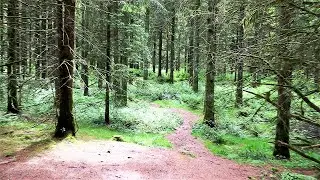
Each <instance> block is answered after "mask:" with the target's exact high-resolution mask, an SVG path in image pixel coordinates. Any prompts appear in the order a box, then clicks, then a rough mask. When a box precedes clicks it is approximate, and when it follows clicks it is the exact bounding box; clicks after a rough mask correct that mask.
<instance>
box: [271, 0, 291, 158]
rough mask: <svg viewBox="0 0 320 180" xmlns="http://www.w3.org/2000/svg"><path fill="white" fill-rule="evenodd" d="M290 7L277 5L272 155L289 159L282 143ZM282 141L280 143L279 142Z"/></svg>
mask: <svg viewBox="0 0 320 180" xmlns="http://www.w3.org/2000/svg"><path fill="white" fill-rule="evenodd" d="M287 1H289V2H290V1H292V0H287ZM292 11H293V10H292V7H290V6H289V5H288V4H286V2H283V4H281V5H280V7H279V12H280V16H279V28H281V29H280V30H279V37H281V38H282V39H280V40H279V47H278V54H279V55H278V58H279V67H280V70H279V72H278V75H277V76H278V106H279V108H278V119H277V126H276V137H275V147H274V151H273V155H274V156H275V157H276V158H279V159H290V152H289V148H288V147H287V146H283V145H282V143H286V144H289V130H290V124H289V122H290V108H291V89H290V88H289V87H290V86H291V78H292V70H293V69H292V63H291V62H290V61H291V58H290V57H289V55H290V50H289V49H288V44H289V43H290V39H289V33H290V28H291V23H292V20H291V18H292V13H293V12H292ZM280 142H282V143H280Z"/></svg>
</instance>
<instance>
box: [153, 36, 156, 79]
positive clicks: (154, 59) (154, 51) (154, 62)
mask: <svg viewBox="0 0 320 180" xmlns="http://www.w3.org/2000/svg"><path fill="white" fill-rule="evenodd" d="M156 39H157V38H156V35H154V38H153V54H152V71H153V73H156V55H157V40H156Z"/></svg>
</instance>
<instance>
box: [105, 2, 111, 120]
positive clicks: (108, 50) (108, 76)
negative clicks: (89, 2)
mask: <svg viewBox="0 0 320 180" xmlns="http://www.w3.org/2000/svg"><path fill="white" fill-rule="evenodd" d="M110 13H111V7H110V5H109V6H108V10H107V28H106V31H107V48H106V54H107V62H106V81H107V82H106V96H105V114H104V119H105V123H106V125H109V124H110V86H111V25H110V23H111V22H110V21H111V17H110Z"/></svg>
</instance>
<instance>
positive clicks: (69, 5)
mask: <svg viewBox="0 0 320 180" xmlns="http://www.w3.org/2000/svg"><path fill="white" fill-rule="evenodd" d="M75 5H76V2H75V0H63V1H62V2H61V1H58V16H57V17H58V19H57V22H58V27H57V28H58V51H59V64H60V66H59V72H60V73H59V79H60V102H59V103H60V104H59V111H60V112H59V117H58V124H57V126H56V131H55V137H66V136H67V135H68V134H69V133H72V135H73V136H75V134H76V130H75V123H74V118H73V114H72V109H73V91H72V88H73V65H74V64H73V56H74V55H73V52H74V43H75V42H74V41H75V36H74V35H75V31H74V30H75Z"/></svg>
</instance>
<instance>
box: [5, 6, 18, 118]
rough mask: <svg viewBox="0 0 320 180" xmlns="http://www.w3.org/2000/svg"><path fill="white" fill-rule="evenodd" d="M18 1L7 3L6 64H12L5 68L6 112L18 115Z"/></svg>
mask: <svg viewBox="0 0 320 180" xmlns="http://www.w3.org/2000/svg"><path fill="white" fill-rule="evenodd" d="M17 7H18V1H16V0H9V2H8V12H7V15H8V17H9V18H8V32H7V33H8V41H9V48H8V63H12V64H11V65H8V66H7V68H8V69H7V74H8V87H7V88H8V106H7V110H8V112H9V113H19V112H20V109H19V106H18V97H17V85H18V82H17V75H16V73H17V64H16V63H14V62H16V61H17V47H18V42H17V40H18V36H17V34H16V33H17V32H16V29H17V18H16V17H17V16H18V9H17Z"/></svg>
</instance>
